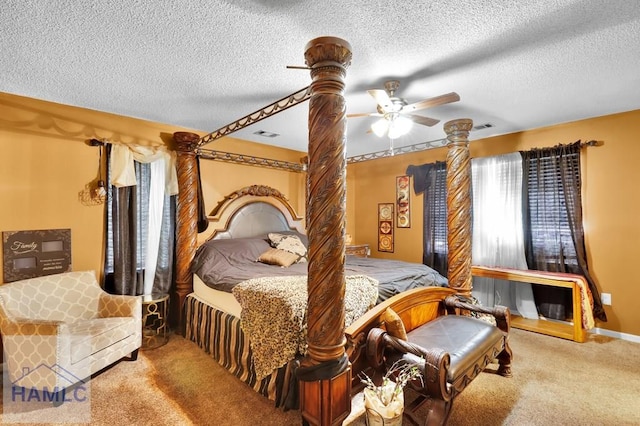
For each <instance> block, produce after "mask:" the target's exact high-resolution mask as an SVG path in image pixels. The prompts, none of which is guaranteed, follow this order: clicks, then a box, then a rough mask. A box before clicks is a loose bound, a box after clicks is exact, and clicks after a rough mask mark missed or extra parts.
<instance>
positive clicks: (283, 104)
mask: <svg viewBox="0 0 640 426" xmlns="http://www.w3.org/2000/svg"><path fill="white" fill-rule="evenodd" d="M310 97H311V90H310V86H307V87H305V88H304V89H300V90H298V91H297V92H295V93H292V94H291V95H288V96H285V97H284V98H282V99H278V100H277V101H275V102H273V103H272V104H269V105H267V106H266V107H264V108H261V109H259V110H257V111H254V112H252V113H251V114H247V115H245V116H244V117H242V118H240V119H238V120H236V121H234V122H232V123H229V124H227V125H226V126H223V127H221V128H219V129H218V130H214V131H213V132H211V133H209V134H207V135H204V136H203V137H202V138H200V140H199V141H198V143H197V148H200V147H202V146H203V145H206V144H208V143H210V142H213V141H215V140H216V139H220V138H221V137H223V136H227V135H230V134H231V133H233V132H237V131H238V130H241V129H244V128H245V127H247V126H250V125H252V124H255V123H257V122H258V121H261V120H264V119H265V118H269V117H271V116H272V115H275V114H277V113H279V112H282V111H284V110H286V109H289V108H291V107H293V106H296V105H298V104H301V103H302V102H305V101H308V100H309V98H310Z"/></svg>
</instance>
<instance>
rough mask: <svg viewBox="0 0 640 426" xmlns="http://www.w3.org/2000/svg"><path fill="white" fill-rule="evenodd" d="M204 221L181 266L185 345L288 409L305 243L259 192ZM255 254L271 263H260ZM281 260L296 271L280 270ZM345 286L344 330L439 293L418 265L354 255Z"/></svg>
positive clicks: (267, 192)
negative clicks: (386, 306)
mask: <svg viewBox="0 0 640 426" xmlns="http://www.w3.org/2000/svg"><path fill="white" fill-rule="evenodd" d="M207 219H208V222H209V226H208V227H207V230H206V231H205V232H203V233H201V234H200V235H199V237H198V239H199V243H198V249H197V250H196V253H195V256H194V260H193V262H192V265H191V271H192V272H193V273H194V275H193V293H190V294H189V295H187V297H186V300H185V305H184V306H185V311H184V325H185V337H186V338H187V339H189V340H192V341H194V342H195V343H196V344H198V346H200V347H201V348H203V349H204V350H205V351H206V352H207V353H209V354H211V356H212V357H213V358H215V359H216V360H217V361H218V362H219V363H220V364H221V365H222V366H224V367H225V368H227V369H228V370H229V371H230V372H231V373H233V374H234V375H236V376H237V377H238V378H239V379H241V380H243V381H244V382H245V383H247V384H248V385H249V386H251V387H252V388H253V389H254V390H256V391H257V392H259V393H261V394H262V395H264V396H266V397H268V398H269V399H271V400H273V401H275V403H276V405H277V406H284V407H286V408H294V407H295V408H297V407H296V401H297V395H296V394H292V393H291V392H290V389H295V386H294V385H295V384H294V383H291V380H290V379H291V376H292V372H293V370H294V369H295V368H296V366H297V365H298V362H299V358H300V357H301V355H303V354H304V350H305V344H304V342H305V333H304V331H305V330H304V312H305V310H306V299H307V295H306V284H307V263H308V262H307V261H306V259H305V257H304V256H305V255H306V251H307V248H308V241H307V237H306V234H305V232H304V227H303V223H302V219H301V218H300V217H298V216H297V215H296V213H295V211H294V209H293V207H292V206H291V205H290V204H289V202H288V201H287V199H286V198H285V197H284V195H283V194H281V193H280V192H279V191H277V190H276V189H274V188H270V187H267V186H264V185H253V186H250V187H246V188H242V189H240V190H238V191H235V192H233V193H231V194H229V195H228V196H227V197H225V199H224V200H223V201H222V202H221V203H219V204H218V206H217V207H216V209H215V210H214V211H213V212H212V214H211V215H210V216H209V217H208V218H207ZM274 236H275V238H278V237H279V236H285V237H286V239H287V240H290V239H293V241H296V242H299V243H302V252H301V253H300V254H301V255H296V254H295V253H289V252H286V250H283V249H280V248H274V247H272V244H271V242H270V237H272V238H273V237H274ZM280 242H282V241H280ZM279 246H280V247H285V249H291V247H286V246H283V245H282V244H280V245H279ZM293 250H294V251H295V250H296V248H295V247H294V248H293ZM283 251H284V252H286V253H283ZM265 253H269V254H270V256H272V257H273V256H275V257H276V258H275V261H274V259H272V258H267V259H266V260H265V259H262V257H264V255H265ZM274 253H275V254H274ZM288 253H289V254H292V256H291V257H292V258H296V257H297V259H296V260H298V261H297V262H296V263H292V264H290V263H289V262H290V259H291V257H289V255H288ZM278 255H282V256H283V257H282V259H283V260H280V259H278V258H277V256H278ZM282 261H284V263H282ZM273 263H275V264H273ZM345 281H346V291H345V326H349V325H351V324H352V323H353V322H354V321H355V320H356V319H358V318H359V317H361V316H362V315H363V314H364V313H365V312H366V311H368V310H369V309H370V308H371V307H373V306H374V305H375V304H377V303H380V302H382V301H384V300H387V299H389V298H390V297H392V296H393V295H395V294H399V293H402V292H404V291H407V290H410V289H413V288H418V287H427V286H436V287H446V285H447V280H446V278H445V277H443V276H442V275H440V274H439V273H438V272H436V271H435V270H433V269H432V268H430V267H428V266H426V265H423V264H415V263H409V262H402V261H395V260H386V259H375V258H363V257H359V256H354V255H348V256H345ZM292 386H293V387H292Z"/></svg>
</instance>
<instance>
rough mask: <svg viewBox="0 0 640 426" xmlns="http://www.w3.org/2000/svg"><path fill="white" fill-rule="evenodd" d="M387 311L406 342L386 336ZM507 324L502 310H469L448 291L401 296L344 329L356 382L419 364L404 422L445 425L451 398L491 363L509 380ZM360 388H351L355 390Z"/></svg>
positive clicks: (436, 289)
mask: <svg viewBox="0 0 640 426" xmlns="http://www.w3.org/2000/svg"><path fill="white" fill-rule="evenodd" d="M387 308H391V309H393V311H394V312H396V313H397V314H398V316H399V317H400V318H401V319H402V323H403V324H404V328H405V329H406V332H407V336H408V337H407V340H403V339H399V338H397V337H394V336H391V335H390V334H389V333H387V331H386V324H385V323H384V321H383V318H384V313H385V311H386V310H387ZM469 312H477V313H480V314H485V315H487V314H489V315H492V316H493V317H494V318H495V321H496V325H493V324H492V323H489V322H487V321H483V320H481V319H477V318H473V317H471V316H469V315H468V313H469ZM509 318H510V315H509V310H508V309H507V308H505V307H495V308H486V307H482V306H477V305H471V304H469V303H465V302H464V301H461V300H460V299H459V296H458V295H456V294H455V292H454V291H453V290H451V289H447V288H439V287H422V288H417V289H413V290H409V291H406V292H403V293H401V294H398V295H396V296H393V297H392V298H390V299H388V300H386V301H385V302H383V303H381V304H380V305H377V306H376V307H374V308H373V309H371V310H370V311H369V312H367V313H366V314H365V315H364V316H363V317H361V318H359V319H358V320H356V322H354V323H353V324H352V325H351V326H350V327H348V328H347V329H346V335H347V341H348V343H349V345H348V347H349V348H350V349H351V351H350V359H351V362H352V367H353V371H354V373H355V374H354V376H355V377H354V379H357V380H358V381H359V378H358V372H365V373H366V374H367V375H368V376H369V377H372V378H374V380H375V379H376V378H379V377H380V376H381V375H382V374H384V371H385V370H386V369H387V368H389V367H390V366H391V365H393V364H394V363H395V362H397V361H399V362H403V363H408V364H418V365H419V366H420V368H421V371H422V373H423V377H424V381H423V385H421V386H414V388H415V390H416V391H417V392H418V393H419V395H420V396H419V397H418V398H417V399H416V400H414V401H413V402H412V403H411V404H408V405H406V406H405V410H404V414H405V418H407V419H408V420H410V421H411V422H412V423H414V424H423V423H424V424H425V425H440V424H444V423H446V421H447V418H448V416H449V412H450V410H451V407H452V404H453V400H454V398H455V397H456V396H457V395H458V394H460V393H461V392H462V391H463V390H464V389H465V388H466V386H467V385H468V384H469V383H471V382H472V381H473V379H474V378H475V377H477V375H478V374H479V373H480V372H481V371H483V370H484V369H485V367H487V365H489V364H490V363H491V362H493V361H494V359H498V362H499V368H498V369H497V373H498V374H500V375H502V376H505V377H510V376H511V357H512V354H511V349H510V347H509V341H508V337H509ZM365 335H366V337H364V336H365ZM348 352H349V351H348ZM361 388H362V386H358V383H357V382H354V384H353V389H354V390H359V389H361ZM425 403H428V404H429V405H428V409H427V410H426V414H424V413H423V411H421V413H423V414H422V416H423V417H424V420H421V419H420V415H419V414H417V412H418V409H419V408H420V407H422V406H423V405H424V404H425Z"/></svg>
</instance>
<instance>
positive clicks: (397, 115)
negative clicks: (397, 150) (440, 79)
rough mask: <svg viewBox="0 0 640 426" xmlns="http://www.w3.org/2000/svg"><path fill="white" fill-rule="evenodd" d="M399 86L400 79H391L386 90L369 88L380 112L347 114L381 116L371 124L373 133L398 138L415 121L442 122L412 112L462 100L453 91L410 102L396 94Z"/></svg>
mask: <svg viewBox="0 0 640 426" xmlns="http://www.w3.org/2000/svg"><path fill="white" fill-rule="evenodd" d="M399 86H400V82H399V81H398V80H389V81H387V82H385V83H384V90H382V89H372V90H367V92H368V93H369V94H370V95H371V96H372V97H373V99H375V100H376V102H377V104H378V107H377V109H378V112H373V113H359V114H347V117H349V118H354V117H380V119H379V120H377V121H376V122H375V123H373V124H372V125H371V130H372V131H373V133H375V134H376V135H377V136H379V137H383V136H385V135H386V136H388V137H389V139H396V138H398V137H400V136H402V135H405V134H407V133H408V132H409V130H411V127H412V126H413V123H418V124H421V125H423V126H434V125H436V124H437V123H439V122H440V120H436V119H435V118H429V117H425V116H423V115H417V114H412V113H413V112H414V111H418V110H421V109H426V108H433V107H436V106H439V105H444V104H448V103H451V102H456V101H459V100H460V96H459V95H458V94H457V93H455V92H451V93H447V94H445V95H440V96H436V97H434V98H429V99H424V100H422V101H419V102H414V103H412V104H408V103H407V101H406V100H405V99H403V98H399V97H396V96H395V93H396V90H398V87H399Z"/></svg>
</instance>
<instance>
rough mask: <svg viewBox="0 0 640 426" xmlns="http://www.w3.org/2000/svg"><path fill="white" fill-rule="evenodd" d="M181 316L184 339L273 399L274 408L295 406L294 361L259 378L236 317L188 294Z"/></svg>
mask: <svg viewBox="0 0 640 426" xmlns="http://www.w3.org/2000/svg"><path fill="white" fill-rule="evenodd" d="M185 316H186V318H185V326H186V329H185V338H187V339H189V340H191V341H192V342H195V343H196V344H197V345H198V346H199V347H200V348H202V349H203V350H204V351H205V352H206V353H208V354H209V355H211V356H212V357H213V359H215V360H216V361H217V362H218V364H220V365H221V366H222V367H224V368H225V369H226V370H228V371H229V372H231V373H232V374H233V375H235V376H236V377H237V378H239V379H240V380H242V381H243V382H244V383H246V384H248V385H249V386H250V387H251V388H253V389H254V390H255V391H256V392H258V393H260V394H261V395H263V396H265V397H267V398H269V399H270V400H272V401H274V403H275V405H276V407H284V408H297V395H293V394H292V395H290V393H293V392H295V393H297V390H296V386H295V385H294V383H292V380H291V377H292V373H293V370H294V368H295V361H291V362H289V363H287V365H285V366H283V367H280V368H278V369H277V370H274V371H273V373H271V374H270V375H269V376H266V377H264V378H263V379H262V380H259V379H258V378H257V377H256V373H255V370H254V368H253V359H252V354H251V346H250V345H249V338H248V336H247V335H246V334H245V333H244V332H243V330H242V327H241V325H240V323H241V320H240V318H238V317H236V316H234V315H231V314H228V313H226V312H223V311H220V310H218V309H216V308H214V307H212V306H211V305H208V304H207V303H205V302H203V301H201V300H200V299H198V298H196V297H194V296H193V295H192V294H190V295H188V296H187V298H186V300H185ZM292 385H294V386H293V388H292V387H291V386H292Z"/></svg>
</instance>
